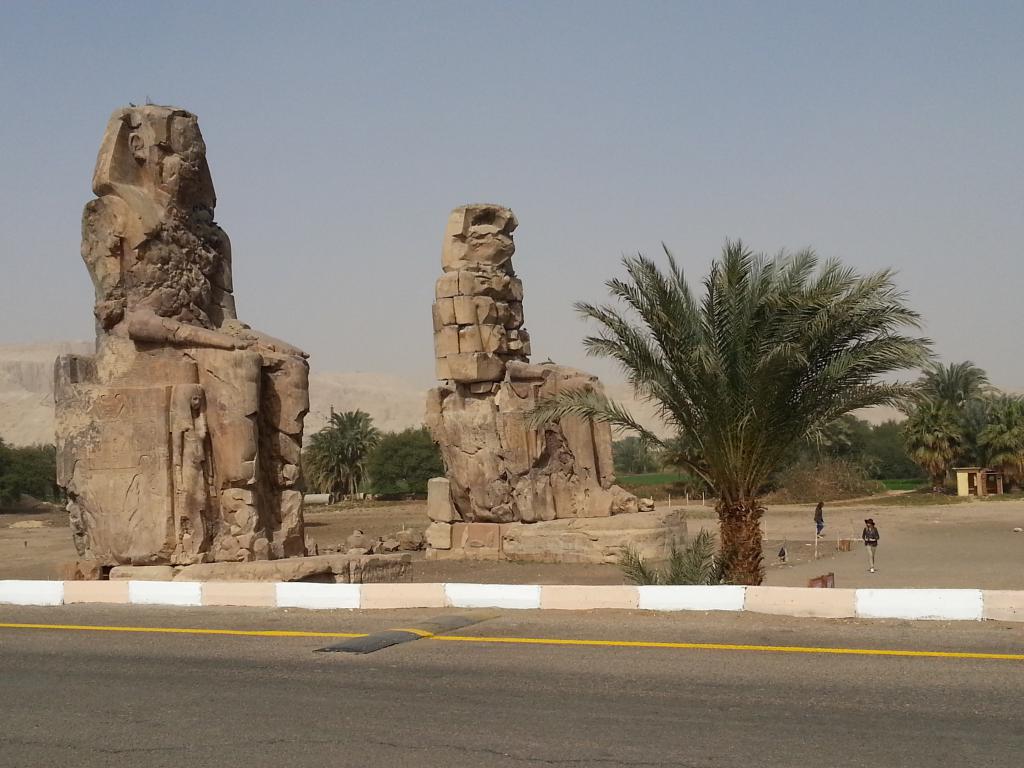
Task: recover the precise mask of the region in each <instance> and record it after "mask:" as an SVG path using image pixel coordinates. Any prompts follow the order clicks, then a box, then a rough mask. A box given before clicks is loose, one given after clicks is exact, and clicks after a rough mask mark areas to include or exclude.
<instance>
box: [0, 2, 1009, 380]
mask: <svg viewBox="0 0 1024 768" xmlns="http://www.w3.org/2000/svg"><path fill="white" fill-rule="evenodd" d="M1022 40H1024V2H1020V1H1018V2H1013V3H995V2H989V3H985V2H974V3H972V2H964V3H951V2H936V1H934V0H933V1H932V2H924V3H893V2H878V3H863V2H858V3H825V2H808V3H775V2H752V3H724V2H713V3H712V2H708V3H684V2H672V3H656V2H628V3H627V2H619V3H614V4H613V3H597V2H579V3H574V2H538V3H525V2H518V3H512V2H508V3H487V2H479V1H478V2H464V3H463V2H435V3H428V2H405V3H387V2H373V3H344V4H342V3H337V4H331V5H328V4H324V3H315V4H313V3H310V4H300V3H291V2H289V3H277V2H275V3H242V4H229V3H225V2H208V1H207V2H202V3H189V2H174V3H166V2H165V3H147V2H139V1H138V0H136V1H135V2H131V3H90V4H86V3H78V2H73V3H42V2H11V1H10V0H8V1H7V2H3V3H2V4H0V105H2V119H0V167H2V172H0V260H2V265H3V269H2V272H0V343H9V342H35V341H46V340H55V339H73V338H77V339H81V338H89V337H91V335H92V316H91V309H92V288H91V285H90V283H89V279H88V275H87V273H86V270H85V267H84V266H83V264H82V262H81V259H80V257H79V255H78V249H79V236H80V231H79V226H80V216H81V210H82V206H83V205H84V203H85V202H86V201H87V200H89V198H90V197H91V192H90V189H89V183H90V177H91V174H92V167H93V163H94V162H95V157H96V150H97V149H98V146H99V141H100V138H101V136H102V133H103V129H104V127H105V125H106V121H107V118H108V117H109V115H110V113H111V112H112V111H113V110H114V109H115V108H117V107H119V106H122V105H126V104H127V103H128V102H135V103H144V102H145V101H146V100H147V98H148V99H150V100H152V101H153V102H155V103H161V104H173V105H176V106H181V107H185V108H187V109H189V110H191V111H193V112H195V113H197V114H198V115H199V118H200V126H201V127H202V130H203V133H204V136H205V138H206V143H207V147H208V152H209V158H210V165H211V168H212V171H213V178H214V182H215V184H216V187H217V193H218V201H219V204H218V207H217V218H218V221H219V222H220V223H221V225H222V226H223V227H224V228H225V229H226V230H227V232H228V233H229V235H230V236H231V239H232V243H233V251H234V268H235V291H236V295H237V297H238V307H239V314H240V316H241V317H242V318H243V319H244V320H246V321H247V322H249V323H250V324H252V325H253V326H255V327H258V328H260V329H262V330H265V331H267V332H269V333H273V334H274V335H277V336H279V337H282V338H285V339H288V340H289V341H292V342H294V343H296V344H298V345H300V346H303V347H304V348H305V349H306V350H307V351H309V352H310V353H311V354H312V361H311V362H312V364H313V367H314V369H316V370H342V371H357V370H361V371H381V372H388V373H397V374H401V375H404V376H410V377H413V378H414V379H416V380H417V381H422V382H423V383H424V385H426V384H427V383H429V381H430V380H431V378H432V358H433V354H432V344H431V324H430V303H431V300H432V297H433V284H434V280H435V279H436V277H437V276H438V274H439V272H440V247H441V236H442V233H443V230H444V225H445V220H446V217H447V213H448V211H449V210H450V209H451V208H453V207H455V206H457V205H460V204H463V203H466V202H474V201H486V202H497V203H502V204H505V205H508V206H510V207H512V208H513V209H514V210H515V211H516V213H517V215H518V217H519V220H520V227H519V230H518V233H517V247H518V253H517V255H516V258H515V265H516V269H517V271H518V273H519V274H520V276H521V277H522V278H523V280H524V283H525V288H526V319H527V327H528V328H529V329H530V331H531V334H532V337H533V340H534V344H533V348H534V354H535V358H536V359H538V360H543V359H545V358H546V357H549V356H550V357H552V358H554V359H555V360H557V361H559V362H564V363H568V364H575V365H583V366H586V367H589V368H590V369H591V370H595V371H597V372H599V373H602V374H604V375H608V374H609V372H610V371H611V369H610V368H609V367H608V366H607V365H604V364H600V363H597V362H595V361H592V360H588V359H586V358H585V356H584V355H583V352H582V349H581V346H580V339H581V338H582V337H583V335H584V334H585V333H586V326H585V325H584V323H583V322H582V321H581V320H579V319H578V318H577V317H576V316H575V314H574V313H573V311H572V308H571V304H572V302H573V301H574V300H578V299H588V300H595V299H601V298H602V296H603V295H604V290H603V286H602V283H603V281H604V280H605V279H607V278H608V277H611V276H613V275H615V274H618V273H619V272H620V264H619V260H620V258H621V256H622V254H623V253H627V252H630V253H632V252H636V251H645V252H648V253H652V254H653V253H656V252H657V250H658V249H659V247H660V245H659V244H660V242H661V241H665V242H666V243H667V244H668V245H669V246H670V247H671V248H672V250H673V251H674V252H675V253H676V255H677V256H679V257H680V259H681V260H682V262H683V263H684V265H685V266H686V267H687V269H688V270H689V271H690V274H691V276H692V277H694V278H695V279H699V278H702V277H703V275H704V272H705V270H706V267H707V264H708V262H709V260H710V259H711V258H712V257H714V256H715V255H717V253H718V252H719V250H720V248H721V246H722V243H723V240H724V239H725V238H726V237H742V238H743V239H744V240H746V241H747V242H748V243H749V244H750V245H751V246H752V247H754V248H756V249H758V250H765V251H776V250H778V249H780V248H783V247H786V248H790V249H796V248H800V247H803V246H813V247H814V248H815V249H817V250H818V251H819V252H820V253H821V254H822V255H826V256H838V257H840V258H842V259H844V260H847V261H848V262H850V263H852V264H854V265H856V266H857V267H859V268H862V269H876V268H880V267H884V266H888V265H893V266H896V267H897V268H898V269H899V270H900V282H901V284H902V285H903V286H905V287H906V288H907V289H908V290H909V292H910V294H911V297H912V302H913V304H914V305H915V306H916V307H917V308H918V309H919V310H920V311H921V312H922V313H924V315H925V317H926V320H927V323H928V325H927V329H926V331H927V333H928V334H929V335H930V336H932V337H933V338H934V339H935V341H936V346H937V349H938V351H939V352H940V354H941V355H942V356H944V357H946V358H948V359H965V358H970V359H973V360H974V361H975V362H977V363H978V364H980V365H982V366H983V367H985V368H987V369H988V370H989V371H990V373H991V374H992V378H993V380H994V381H995V382H996V383H999V384H1002V385H1005V386H1016V387H1020V386H1024V354H1022V353H1021V350H1020V345H1019V343H1018V336H1019V333H1020V329H1021V327H1022V318H1021V315H1022V312H1021V295H1022V293H1024V254H1022V243H1024V44H1022Z"/></svg>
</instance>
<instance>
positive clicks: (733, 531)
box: [718, 499, 764, 587]
mask: <svg viewBox="0 0 1024 768" xmlns="http://www.w3.org/2000/svg"><path fill="white" fill-rule="evenodd" d="M762 515H764V507H762V506H761V504H760V503H759V502H758V501H757V500H756V499H755V500H753V501H751V502H747V503H743V502H733V503H729V502H726V501H719V502H718V522H719V528H720V535H721V545H722V549H721V555H720V556H721V557H722V558H723V559H724V562H725V578H726V581H728V582H729V583H730V584H743V585H747V586H755V587H756V586H758V585H759V584H760V583H761V582H762V581H763V580H764V567H763V565H762V561H763V554H762V552H761V516H762Z"/></svg>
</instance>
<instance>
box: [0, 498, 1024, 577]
mask: <svg viewBox="0 0 1024 768" xmlns="http://www.w3.org/2000/svg"><path fill="white" fill-rule="evenodd" d="M685 511H686V515H687V519H688V525H689V529H690V532H691V534H692V533H695V532H696V531H698V530H699V529H700V528H707V529H708V530H717V528H718V523H717V520H716V519H715V518H714V512H713V510H712V508H711V507H710V506H705V507H701V506H699V505H697V506H691V507H686V508H685ZM812 511H813V507H812V506H811V505H780V506H775V507H770V508H769V510H768V512H767V514H766V515H765V519H764V529H765V564H766V578H765V583H766V584H768V585H775V586H806V585H807V581H808V579H810V578H813V577H815V576H818V575H821V574H823V573H827V572H833V573H835V575H836V586H837V587H865V586H878V587H979V588H985V589H1024V533H1014V531H1013V529H1014V528H1015V527H1024V500H1016V499H1015V500H1010V501H984V502H972V503H965V504H944V505H935V506H917V507H900V506H886V505H884V504H882V505H880V504H878V503H877V501H875V502H872V501H871V500H868V501H866V502H863V503H855V504H849V503H847V504H845V505H842V506H840V505H826V507H825V538H824V539H822V540H820V541H819V547H818V550H819V555H820V557H819V559H818V560H813V559H812V553H813V546H812V542H813V540H814V523H813V519H812ZM867 516H871V517H873V518H874V519H875V521H876V522H877V523H878V527H879V530H880V531H881V534H882V540H881V543H880V545H879V549H878V572H877V573H874V574H871V573H868V572H867V559H866V556H865V553H864V548H863V545H861V543H860V531H861V528H862V527H863V520H864V518H865V517H867ZM306 520H307V527H308V534H309V537H310V538H311V539H313V540H315V541H316V542H317V543H318V545H319V546H320V547H321V549H324V548H327V547H339V546H342V545H343V543H344V541H345V539H346V538H347V537H348V536H349V535H350V534H351V533H352V531H353V529H355V528H358V529H360V530H362V531H364V532H365V533H366V534H367V535H368V536H370V537H372V538H376V537H378V536H380V537H384V536H387V535H388V534H391V533H394V532H396V531H398V530H400V529H401V528H402V527H403V526H405V527H408V528H412V529H417V530H423V529H424V528H426V525H427V522H428V521H427V517H426V505H425V503H424V502H408V503H400V504H375V505H373V506H365V507H357V508H348V509H338V508H317V507H312V508H309V509H308V510H307V512H306ZM32 521H37V522H35V523H33V522H32ZM40 523H41V524H42V526H41V527H27V526H31V525H36V526H39V525H40ZM837 538H851V539H853V550H852V551H851V552H837V551H836V539H837ZM782 543H785V544H786V546H787V549H788V550H789V555H790V557H789V564H786V565H783V564H780V563H779V562H778V558H777V556H776V555H777V552H778V549H779V546H780V545H781V544H782ZM74 558H75V552H74V548H73V547H72V545H71V536H70V534H69V532H68V529H67V527H66V519H65V516H64V515H63V514H62V513H59V512H58V513H39V512H27V513H17V514H3V515H0V579H17V578H23V579H24V578H28V579H50V578H54V577H55V575H56V569H57V567H58V565H59V563H61V562H63V561H66V560H72V559H74ZM416 558H417V559H416V563H415V566H414V568H413V574H414V579H415V580H416V581H421V582H440V581H464V582H492V583H502V582H503V583H519V584H559V583H561V584H621V583H623V578H622V575H621V573H620V572H619V570H618V568H616V567H615V566H608V565H554V564H534V563H504V562H501V563H471V562H450V561H449V562H426V561H424V560H423V559H422V555H419V554H417V555H416Z"/></svg>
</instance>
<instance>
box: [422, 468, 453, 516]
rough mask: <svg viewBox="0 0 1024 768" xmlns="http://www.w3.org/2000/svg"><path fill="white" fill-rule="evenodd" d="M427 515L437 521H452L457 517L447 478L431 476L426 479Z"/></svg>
mask: <svg viewBox="0 0 1024 768" xmlns="http://www.w3.org/2000/svg"><path fill="white" fill-rule="evenodd" d="M427 517H428V518H430V519H431V520H433V521H435V522H438V523H453V522H455V521H456V520H458V519H459V516H458V513H457V512H456V511H455V507H454V505H453V504H452V495H451V483H450V482H449V480H448V478H446V477H432V478H430V479H429V480H428V481H427Z"/></svg>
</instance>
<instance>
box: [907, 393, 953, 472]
mask: <svg viewBox="0 0 1024 768" xmlns="http://www.w3.org/2000/svg"><path fill="white" fill-rule="evenodd" d="M903 439H904V440H905V441H906V444H907V452H908V453H909V454H910V458H911V459H913V460H914V463H915V464H917V465H918V466H919V467H921V469H923V470H924V471H925V472H927V473H928V477H929V478H930V479H931V482H932V489H933V490H936V491H937V490H941V488H942V485H943V483H944V482H945V480H946V475H947V474H948V472H949V468H950V466H951V465H952V463H953V462H954V461H955V460H956V458H957V457H958V456H959V455H960V452H961V449H962V446H963V433H962V431H961V423H960V419H959V418H958V416H957V413H956V412H955V411H954V410H953V409H952V408H951V407H950V406H949V404H948V403H945V402H940V401H938V400H921V401H920V402H919V403H918V404H917V406H916V407H914V408H913V409H912V410H911V411H910V412H909V413H908V414H907V420H906V421H905V422H904V423H903Z"/></svg>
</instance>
